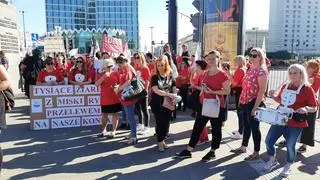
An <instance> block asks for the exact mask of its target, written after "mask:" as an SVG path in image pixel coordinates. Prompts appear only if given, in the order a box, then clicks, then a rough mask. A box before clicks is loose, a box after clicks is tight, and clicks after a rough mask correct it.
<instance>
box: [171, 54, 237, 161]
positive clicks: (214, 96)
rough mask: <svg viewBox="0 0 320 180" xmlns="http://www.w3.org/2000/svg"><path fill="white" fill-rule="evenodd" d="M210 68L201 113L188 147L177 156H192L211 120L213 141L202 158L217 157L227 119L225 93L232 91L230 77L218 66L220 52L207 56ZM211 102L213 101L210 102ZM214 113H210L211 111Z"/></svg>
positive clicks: (203, 92)
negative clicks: (223, 125)
mask: <svg viewBox="0 0 320 180" xmlns="http://www.w3.org/2000/svg"><path fill="white" fill-rule="evenodd" d="M206 60H207V65H208V70H207V71H206V72H205V73H204V75H203V77H202V80H201V81H202V90H201V93H200V103H201V104H202V106H201V110H200V111H199V112H201V114H199V115H198V116H197V118H196V120H195V122H194V125H193V130H192V135H191V138H190V140H189V144H188V146H187V148H186V149H184V150H182V151H181V152H180V153H176V156H177V158H180V159H184V158H191V156H192V155H191V152H192V150H193V149H194V148H195V146H196V144H197V142H198V140H199V137H200V135H201V132H202V130H203V128H204V127H205V126H206V124H207V122H208V121H209V120H210V123H211V127H212V130H211V131H212V143H211V149H210V151H209V152H208V153H207V154H206V155H205V156H204V157H203V158H202V161H205V162H207V161H210V160H211V159H214V158H215V151H216V150H217V149H219V147H220V143H221V139H222V124H223V122H224V121H225V111H226V108H225V99H224V95H227V94H229V93H230V85H231V82H230V79H229V77H228V75H227V73H226V72H224V71H223V70H222V69H220V68H219V67H218V64H219V62H220V53H219V52H218V51H215V50H214V51H211V52H210V53H209V54H208V56H207V57H206ZM208 102H211V103H208ZM208 111H210V112H213V113H210V112H208Z"/></svg>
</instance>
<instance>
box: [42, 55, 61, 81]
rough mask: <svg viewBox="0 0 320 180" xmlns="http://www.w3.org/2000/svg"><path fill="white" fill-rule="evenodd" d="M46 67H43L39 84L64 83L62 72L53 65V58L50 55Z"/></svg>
mask: <svg viewBox="0 0 320 180" xmlns="http://www.w3.org/2000/svg"><path fill="white" fill-rule="evenodd" d="M44 64H45V69H43V70H42V71H41V72H40V73H39V75H38V78H37V85H58V84H63V83H64V82H63V77H62V75H61V73H60V72H59V71H57V70H55V68H54V67H53V60H52V58H50V57H48V58H47V59H46V60H45V61H44Z"/></svg>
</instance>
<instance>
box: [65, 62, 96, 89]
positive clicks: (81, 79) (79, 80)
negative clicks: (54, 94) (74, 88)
mask: <svg viewBox="0 0 320 180" xmlns="http://www.w3.org/2000/svg"><path fill="white" fill-rule="evenodd" d="M68 79H69V83H70V84H74V85H80V86H82V85H87V84H91V82H92V79H91V77H90V76H89V72H88V69H87V67H86V65H85V63H84V59H83V58H82V57H78V58H77V59H76V63H75V65H74V66H73V67H72V69H71V70H70V72H69V74H68Z"/></svg>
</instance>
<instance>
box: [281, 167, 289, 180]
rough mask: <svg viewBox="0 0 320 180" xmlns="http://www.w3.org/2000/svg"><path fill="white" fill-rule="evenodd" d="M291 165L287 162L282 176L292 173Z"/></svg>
mask: <svg viewBox="0 0 320 180" xmlns="http://www.w3.org/2000/svg"><path fill="white" fill-rule="evenodd" d="M290 172H291V170H290V165H288V164H286V165H285V166H284V167H283V169H282V172H281V173H280V176H281V177H283V178H286V177H288V176H289V175H290Z"/></svg>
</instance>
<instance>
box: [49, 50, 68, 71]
mask: <svg viewBox="0 0 320 180" xmlns="http://www.w3.org/2000/svg"><path fill="white" fill-rule="evenodd" d="M53 65H54V67H55V69H56V70H57V71H59V72H60V73H61V74H62V76H64V77H67V76H68V71H67V68H68V62H67V61H66V58H65V56H64V55H63V54H60V55H59V56H56V58H55V60H54V61H53Z"/></svg>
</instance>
